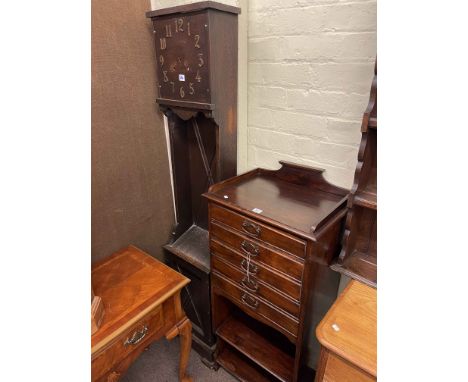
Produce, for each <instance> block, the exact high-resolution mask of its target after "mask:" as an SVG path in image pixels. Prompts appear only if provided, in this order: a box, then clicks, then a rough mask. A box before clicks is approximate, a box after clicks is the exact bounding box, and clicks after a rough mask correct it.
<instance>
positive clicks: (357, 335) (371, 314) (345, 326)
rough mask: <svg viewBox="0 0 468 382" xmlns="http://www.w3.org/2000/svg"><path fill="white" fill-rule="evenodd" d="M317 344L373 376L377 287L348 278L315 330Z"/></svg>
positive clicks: (375, 345)
mask: <svg viewBox="0 0 468 382" xmlns="http://www.w3.org/2000/svg"><path fill="white" fill-rule="evenodd" d="M316 334H317V339H318V340H319V342H320V344H321V345H322V346H324V347H325V348H327V349H329V350H330V351H331V352H333V353H335V354H337V355H339V356H340V357H342V358H344V359H345V360H347V361H349V362H351V363H352V364H354V365H356V366H358V367H359V368H361V369H363V370H365V371H366V372H368V373H369V374H371V375H373V376H375V377H376V376H377V291H376V290H375V289H374V288H371V287H369V286H367V285H364V284H362V283H360V282H358V281H355V280H352V281H351V282H350V283H349V284H348V286H347V287H346V288H345V290H344V291H343V292H342V293H341V295H340V296H339V297H338V299H337V300H336V302H335V303H334V304H333V306H332V307H331V309H330V310H329V311H328V312H327V314H326V315H325V317H324V318H323V320H322V321H321V322H320V324H319V326H318V327H317V330H316Z"/></svg>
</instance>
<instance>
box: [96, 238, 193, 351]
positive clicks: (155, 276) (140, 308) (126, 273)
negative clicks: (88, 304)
mask: <svg viewBox="0 0 468 382" xmlns="http://www.w3.org/2000/svg"><path fill="white" fill-rule="evenodd" d="M92 280H93V285H94V293H95V294H96V295H98V296H99V297H101V298H102V301H103V302H104V309H105V310H104V311H105V313H104V318H103V321H102V324H101V327H100V328H99V330H98V331H97V332H96V333H95V334H94V335H93V336H92V337H91V348H92V350H91V351H92V353H95V352H97V351H98V350H99V349H101V348H102V347H103V346H105V345H106V344H107V343H108V342H109V341H111V340H112V339H113V338H115V337H116V336H118V335H119V334H121V333H122V332H123V331H125V330H126V329H128V328H129V327H130V326H131V325H133V324H134V323H135V322H137V321H138V320H139V319H141V318H142V317H144V316H145V314H147V312H149V311H151V310H152V309H153V308H154V307H155V306H157V305H159V304H161V303H162V302H163V301H165V300H167V299H168V298H169V297H170V296H172V295H173V294H175V293H176V292H177V291H179V290H180V289H181V288H183V287H184V286H185V285H186V284H188V283H189V282H190V280H189V279H188V278H186V277H185V276H182V275H181V274H180V273H178V272H176V271H174V270H173V269H171V268H169V267H168V266H166V265H164V264H163V263H161V262H160V261H157V260H156V259H154V258H153V257H151V256H150V255H148V254H146V253H144V252H143V251H141V250H139V249H138V248H136V247H133V246H129V247H127V248H125V249H123V250H121V251H119V252H116V253H115V254H113V255H112V256H111V257H109V258H107V259H104V260H103V261H102V262H101V263H97V264H95V265H94V266H93V269H92Z"/></svg>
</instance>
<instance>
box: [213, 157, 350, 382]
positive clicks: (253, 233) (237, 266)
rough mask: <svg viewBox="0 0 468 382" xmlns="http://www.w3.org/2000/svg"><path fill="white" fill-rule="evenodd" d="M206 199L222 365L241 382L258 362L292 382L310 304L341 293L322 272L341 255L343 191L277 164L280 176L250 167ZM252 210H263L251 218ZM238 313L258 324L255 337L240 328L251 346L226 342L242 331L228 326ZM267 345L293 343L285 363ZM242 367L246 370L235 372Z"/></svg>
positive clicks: (319, 175)
mask: <svg viewBox="0 0 468 382" xmlns="http://www.w3.org/2000/svg"><path fill="white" fill-rule="evenodd" d="M204 196H205V197H206V198H207V199H208V200H209V235H210V250H211V255H212V256H211V265H212V268H213V271H212V275H211V279H212V309H213V327H214V328H215V330H218V333H219V334H220V336H219V339H218V346H219V351H220V354H227V356H226V357H227V358H228V359H229V362H227V363H226V362H225V364H226V365H227V366H226V367H227V369H228V370H229V371H230V372H231V373H233V374H235V375H236V376H237V377H239V378H240V379H241V380H242V379H243V380H246V381H255V379H254V378H256V375H257V373H258V369H256V368H255V367H253V366H252V363H255V364H257V365H260V366H261V367H262V368H263V369H264V370H267V371H268V372H269V373H270V374H271V375H275V376H276V378H279V379H280V380H286V381H292V382H297V381H298V380H299V378H300V376H301V370H303V367H302V366H303V354H304V352H303V350H304V348H305V347H306V341H307V335H306V333H307V329H308V327H307V325H306V324H305V323H306V322H307V323H309V324H310V318H309V316H310V315H308V306H311V304H312V303H313V302H314V300H315V299H316V298H320V301H321V303H324V304H326V305H327V304H329V305H331V304H332V302H333V301H334V298H335V293H336V290H337V289H338V277H335V276H336V274H334V273H333V272H328V273H326V272H321V271H322V270H323V269H325V270H327V269H326V268H325V267H324V264H327V263H328V262H329V261H330V260H331V259H333V258H334V257H335V256H337V255H338V253H339V249H340V248H339V234H340V231H341V227H342V225H343V220H344V217H345V213H346V201H347V192H346V191H345V190H343V189H340V188H337V187H334V186H333V185H331V184H329V183H327V182H326V181H325V180H324V178H323V171H322V170H319V169H313V168H312V169H311V168H307V167H305V166H299V165H295V164H291V163H282V167H281V169H279V170H277V171H271V170H263V169H255V170H252V171H250V172H248V173H245V174H242V175H239V176H237V177H234V178H231V179H228V180H226V181H223V182H220V183H218V184H215V185H213V186H212V187H210V189H209V191H208V192H207V193H206V194H204ZM254 207H258V208H260V209H261V210H262V211H257V212H253V211H252V209H253V208H254ZM319 271H320V272H319ZM329 276H333V277H329ZM316 277H320V280H319V281H317V280H316ZM240 312H242V313H244V314H246V315H247V316H249V317H251V318H253V319H254V322H255V323H258V325H261V326H262V327H261V328H260V329H261V330H259V331H257V329H259V328H258V325H256V324H254V323H253V322H252V321H246V322H244V323H243V324H242V325H244V326H245V327H246V328H247V330H246V332H248V333H250V332H252V333H255V336H250V335H246V338H248V341H247V340H245V341H243V340H242V338H241V339H239V341H234V340H233V339H232V338H227V337H229V335H231V336H236V335H238V334H239V333H243V332H244V331H243V329H242V328H241V327H237V324H236V325H234V326H235V327H233V328H231V325H230V323H231V322H233V321H232V320H235V319H236V317H237V316H238V315H239V313H240ZM235 322H236V323H237V321H235ZM224 325H226V327H225V326H224ZM223 328H224V329H223ZM267 329H268V330H267ZM223 333H224V334H223ZM228 333H231V334H228ZM244 333H245V332H244ZM275 333H276V334H278V335H282V336H283V338H284V336H285V341H286V342H287V344H286V343H285V342H282V341H281V339H278V338H277V337H276V335H275ZM223 336H224V337H226V338H224V337H223ZM265 341H267V342H268V341H271V343H272V344H273V346H278V347H279V348H281V349H283V348H288V347H289V346H290V345H292V349H289V350H288V352H287V359H288V362H286V363H285V362H283V361H284V358H282V355H281V353H280V354H278V353H277V352H276V351H274V349H273V350H272V349H270V348H269V347H268V346H267V345H266V344H265ZM278 341H279V342H278ZM288 345H289V346H288ZM248 346H250V350H246V349H245V348H246V347H248ZM269 346H271V345H269ZM233 348H235V349H236V350H235V349H233ZM262 349H263V350H262ZM265 349H267V350H266V351H265ZM239 351H240V352H241V353H243V354H244V355H246V357H247V361H246V359H243V358H242V357H239V355H238V354H237V353H236V352H239ZM226 352H227V353H226ZM267 354H268V356H267ZM285 354H286V353H285ZM245 364H247V365H248V367H249V370H250V369H251V372H250V371H249V372H248V373H246V374H242V373H241V372H236V370H240V368H241V367H244V365H245ZM272 365H273V366H272ZM276 366H277V367H278V368H279V369H281V370H280V371H278V370H275V369H274V367H276ZM239 374H242V376H240V375H239ZM260 374H261V376H262V377H264V374H262V373H260ZM249 378H253V379H249ZM259 378H261V377H259Z"/></svg>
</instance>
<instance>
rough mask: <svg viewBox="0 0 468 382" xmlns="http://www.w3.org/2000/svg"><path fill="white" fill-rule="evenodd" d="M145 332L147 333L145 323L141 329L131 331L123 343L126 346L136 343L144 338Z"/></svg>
mask: <svg viewBox="0 0 468 382" xmlns="http://www.w3.org/2000/svg"><path fill="white" fill-rule="evenodd" d="M146 333H148V326H146V325H145V326H144V327H143V329H141V330H137V331H136V332H135V333H133V335H132V337H131V338H127V339H126V340H125V342H124V345H125V346H128V345H136V344H138V343H139V342H141V341H142V340H143V338H145V336H146Z"/></svg>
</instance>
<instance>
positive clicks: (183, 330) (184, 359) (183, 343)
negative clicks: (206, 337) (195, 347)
mask: <svg viewBox="0 0 468 382" xmlns="http://www.w3.org/2000/svg"><path fill="white" fill-rule="evenodd" d="M177 335H178V336H179V337H180V364H179V381H180V382H192V378H190V377H189V376H188V375H187V374H186V369H187V365H188V361H189V356H190V349H191V347H192V323H191V322H190V320H189V319H188V318H187V317H184V318H183V319H182V321H180V322H179V323H178V324H176V326H174V327H173V328H172V329H171V330H169V332H167V334H166V338H167V339H168V340H172V339H173V338H175V337H176V336H177Z"/></svg>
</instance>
